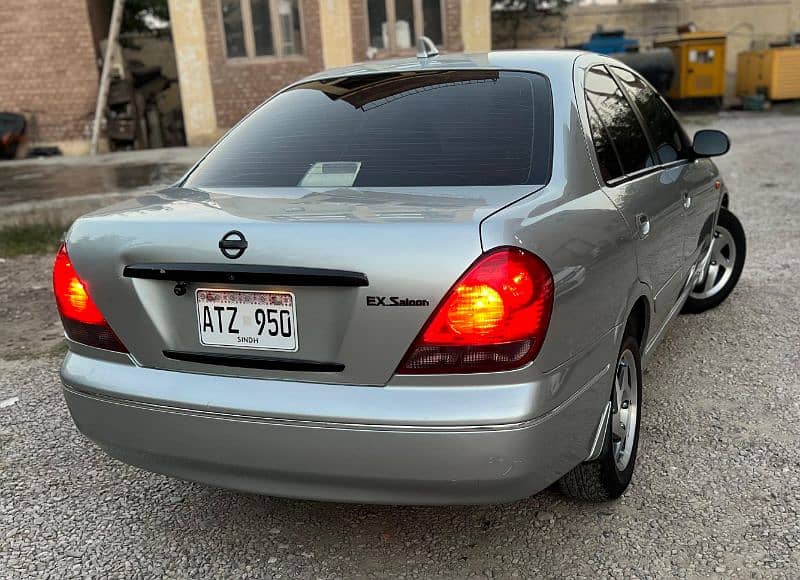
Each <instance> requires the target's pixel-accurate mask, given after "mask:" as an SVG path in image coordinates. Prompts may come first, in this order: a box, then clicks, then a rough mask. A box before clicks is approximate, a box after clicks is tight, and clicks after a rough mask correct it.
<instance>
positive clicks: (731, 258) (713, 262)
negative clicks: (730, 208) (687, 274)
mask: <svg viewBox="0 0 800 580" xmlns="http://www.w3.org/2000/svg"><path fill="white" fill-rule="evenodd" d="M735 264H736V243H735V242H734V240H733V235H732V234H731V232H730V231H728V230H727V229H725V228H724V227H722V226H719V225H718V226H717V229H716V230H715V231H714V239H713V241H712V242H711V256H710V259H709V261H708V267H707V268H706V272H705V276H703V279H702V280H701V281H700V282H699V283H698V284H697V285H696V286H695V287H694V288H693V289H692V291H691V292H690V294H689V295H690V296H691V297H692V298H694V299H697V300H703V299H706V298H710V297H712V296H715V295H716V294H717V293H719V291H720V290H722V289H723V288H724V287H725V285H726V284H727V283H728V280H730V279H731V276H733V267H734V265H735Z"/></svg>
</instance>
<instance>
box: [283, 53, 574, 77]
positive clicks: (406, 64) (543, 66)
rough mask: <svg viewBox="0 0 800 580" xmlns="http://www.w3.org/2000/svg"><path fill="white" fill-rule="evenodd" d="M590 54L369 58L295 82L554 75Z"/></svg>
mask: <svg viewBox="0 0 800 580" xmlns="http://www.w3.org/2000/svg"><path fill="white" fill-rule="evenodd" d="M583 54H589V53H586V52H585V51H581V50H498V51H493V52H481V53H473V54H466V53H451V54H439V55H436V56H431V57H426V58H416V57H409V58H391V59H385V60H371V61H366V62H360V63H356V64H352V65H349V66H346V67H341V68H334V69H329V70H325V71H322V72H319V73H316V74H314V75H311V76H309V77H306V78H304V79H302V80H300V81H298V82H297V83H295V84H301V83H305V82H308V81H316V80H322V79H330V78H337V77H346V76H358V75H367V74H380V73H401V72H413V71H435V70H452V69H458V70H470V69H472V70H485V69H498V70H503V69H505V70H522V71H530V72H536V73H540V74H543V75H545V76H548V77H549V76H553V74H554V73H556V72H559V73H563V72H564V70H565V69H566V70H569V71H571V70H572V66H573V64H574V62H575V60H576V59H577V58H578V57H579V56H581V55H583Z"/></svg>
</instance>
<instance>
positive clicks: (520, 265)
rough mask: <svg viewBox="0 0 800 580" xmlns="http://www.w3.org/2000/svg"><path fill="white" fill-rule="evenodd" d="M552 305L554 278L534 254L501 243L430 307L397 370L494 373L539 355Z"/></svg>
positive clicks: (433, 372)
mask: <svg viewBox="0 0 800 580" xmlns="http://www.w3.org/2000/svg"><path fill="white" fill-rule="evenodd" d="M552 309H553V276H552V274H551V273H550V269H549V268H548V267H547V265H546V264H545V263H544V262H543V261H542V260H541V259H540V258H539V257H537V256H535V255H534V254H531V253H530V252H527V251H525V250H522V249H519V248H509V247H503V248H498V249H495V250H492V251H490V252H487V253H486V254H484V255H483V256H481V257H480V258H479V259H478V260H477V261H476V262H475V263H474V264H473V265H472V266H471V267H470V268H469V269H468V270H467V271H466V273H465V274H464V275H463V276H462V277H461V278H460V279H459V280H458V281H457V282H456V284H455V285H454V286H453V287H452V288H451V289H450V291H449V292H448V293H447V295H445V297H444V299H443V300H442V302H441V303H440V304H439V306H438V307H437V308H436V310H434V312H433V314H432V315H431V317H430V319H429V320H428V321H427V322H426V323H425V326H423V328H422V331H421V332H420V333H419V335H418V336H417V338H416V339H415V340H414V343H413V344H412V345H411V347H410V348H409V350H408V352H407V353H406V355H405V357H404V358H403V360H402V361H401V363H400V366H399V367H398V369H397V373H398V374H441V373H454V374H459V373H479V372H497V371H506V370H511V369H515V368H519V367H521V366H524V365H526V364H528V363H529V362H531V361H532V360H533V359H534V358H536V355H537V354H538V353H539V349H540V348H541V346H542V342H543V341H544V337H545V334H546V333H547V327H548V326H549V324H550V313H551V311H552Z"/></svg>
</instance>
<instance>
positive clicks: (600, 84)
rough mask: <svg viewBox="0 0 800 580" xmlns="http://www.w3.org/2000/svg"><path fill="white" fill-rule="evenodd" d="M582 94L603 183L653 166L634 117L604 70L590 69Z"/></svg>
mask: <svg viewBox="0 0 800 580" xmlns="http://www.w3.org/2000/svg"><path fill="white" fill-rule="evenodd" d="M585 90H586V106H587V109H588V111H589V122H590V125H591V127H590V128H591V131H592V141H593V142H594V147H595V151H596V152H597V160H598V162H599V164H600V173H601V175H602V176H603V179H604V180H605V181H610V180H613V179H616V178H618V177H621V176H623V175H627V174H630V173H635V172H637V171H641V170H642V169H646V168H648V167H652V166H653V165H655V163H654V161H653V157H652V155H651V152H650V145H649V144H648V142H647V138H646V137H645V134H644V130H643V129H642V126H641V125H640V124H639V120H638V119H637V118H636V114H635V113H634V112H633V109H632V108H631V106H630V103H628V101H627V99H626V98H625V95H623V94H622V91H621V90H620V88H619V86H617V83H616V81H615V80H614V79H613V78H612V77H611V75H610V73H609V72H608V71H607V70H606V68H605V67H594V68H592V69H590V70H589V72H587V73H586V87H585ZM612 153H613V155H612Z"/></svg>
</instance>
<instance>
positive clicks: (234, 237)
mask: <svg viewBox="0 0 800 580" xmlns="http://www.w3.org/2000/svg"><path fill="white" fill-rule="evenodd" d="M219 249H220V251H221V252H222V255H223V256H225V257H226V258H229V259H231V260H235V259H236V258H238V257H240V256H241V255H242V254H244V251H245V250H246V249H247V240H246V239H245V237H244V234H243V233H242V232H240V231H239V230H231V231H229V232H228V233H227V234H225V235H224V236H222V239H221V240H220V241H219Z"/></svg>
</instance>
